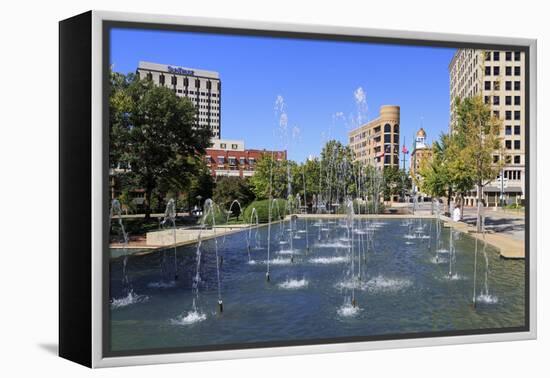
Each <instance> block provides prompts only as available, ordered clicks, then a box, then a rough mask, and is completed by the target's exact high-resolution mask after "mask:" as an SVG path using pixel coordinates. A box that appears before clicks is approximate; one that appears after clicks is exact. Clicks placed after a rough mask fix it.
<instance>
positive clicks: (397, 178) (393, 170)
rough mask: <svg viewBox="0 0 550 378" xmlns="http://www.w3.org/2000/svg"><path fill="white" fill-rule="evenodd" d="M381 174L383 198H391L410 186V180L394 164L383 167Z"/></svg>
mask: <svg viewBox="0 0 550 378" xmlns="http://www.w3.org/2000/svg"><path fill="white" fill-rule="evenodd" d="M383 175H384V185H383V193H384V199H385V200H391V198H393V197H394V196H400V195H401V194H402V193H403V192H404V191H405V190H409V189H410V188H411V180H410V178H409V177H408V175H407V174H406V173H405V172H404V171H403V170H402V169H399V168H397V167H395V166H389V167H385V168H384V173H383Z"/></svg>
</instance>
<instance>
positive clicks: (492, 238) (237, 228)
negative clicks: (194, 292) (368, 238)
mask: <svg viewBox="0 0 550 378" xmlns="http://www.w3.org/2000/svg"><path fill="white" fill-rule="evenodd" d="M292 216H295V217H297V218H298V219H320V218H321V219H343V218H345V217H346V215H345V214H294V215H292ZM288 218H289V216H287V217H286V218H285V220H288ZM411 218H412V219H436V217H435V216H434V215H429V214H422V215H412V214H356V215H355V219H411ZM440 219H441V220H442V221H443V222H444V227H450V228H452V229H454V230H455V231H458V232H460V233H463V234H466V235H469V236H471V237H473V238H476V239H478V240H481V241H484V242H486V243H488V244H489V245H491V246H493V247H495V248H496V249H497V250H498V251H499V254H500V256H501V257H502V258H505V259H525V242H524V241H523V240H521V241H520V240H515V239H512V238H510V237H507V236H505V235H502V234H498V233H491V232H486V233H485V235H483V234H480V233H478V232H476V229H475V227H474V226H470V225H468V224H466V223H464V222H455V221H453V220H452V219H451V218H449V217H446V216H440ZM283 221H284V220H281V221H275V222H272V223H271V224H277V223H279V222H283ZM267 226H268V224H267V223H262V224H259V225H257V226H256V225H253V226H251V228H252V229H255V228H257V227H258V228H260V227H267ZM249 227H250V225H246V224H236V225H229V226H228V225H221V226H217V227H216V230H219V231H220V233H219V234H218V233H213V234H211V235H207V236H204V237H202V238H201V239H202V240H210V239H213V238H217V237H220V236H227V235H232V234H235V233H238V232H242V231H246V230H248V229H249ZM227 228H229V230H226V229H227ZM222 230H223V231H222ZM196 242H197V239H190V240H185V241H182V242H178V243H176V245H175V246H176V247H181V246H186V245H193V244H195V243H196ZM173 246H174V245H173V244H172V245H169V246H167V245H159V246H141V247H139V246H133V247H130V246H129V247H128V249H129V250H132V249H133V250H135V251H134V252H131V251H128V252H129V253H128V254H130V255H134V256H143V255H147V254H150V253H154V252H156V251H159V250H162V249H165V248H172V247H173ZM110 257H111V258H118V257H120V256H116V257H113V256H110Z"/></svg>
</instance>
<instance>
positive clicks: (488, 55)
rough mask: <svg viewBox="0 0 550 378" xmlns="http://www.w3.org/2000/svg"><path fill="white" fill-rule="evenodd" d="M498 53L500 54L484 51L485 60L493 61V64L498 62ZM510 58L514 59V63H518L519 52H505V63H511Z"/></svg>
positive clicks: (519, 58)
mask: <svg viewBox="0 0 550 378" xmlns="http://www.w3.org/2000/svg"><path fill="white" fill-rule="evenodd" d="M500 53H501V52H500V51H486V52H485V60H486V61H490V60H493V61H495V62H498V61H500ZM512 57H513V58H514V60H515V61H516V62H518V61H520V60H521V52H519V51H514V52H512V51H506V52H504V59H505V60H506V61H507V62H511V61H512ZM491 58H492V59H491Z"/></svg>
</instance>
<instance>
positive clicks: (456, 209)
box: [453, 205, 462, 222]
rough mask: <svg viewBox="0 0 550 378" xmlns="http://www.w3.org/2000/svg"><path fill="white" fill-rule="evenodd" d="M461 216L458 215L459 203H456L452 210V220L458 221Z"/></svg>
mask: <svg viewBox="0 0 550 378" xmlns="http://www.w3.org/2000/svg"><path fill="white" fill-rule="evenodd" d="M461 219H462V217H461V216H460V205H456V207H455V208H454V210H453V221H454V222H460V220H461Z"/></svg>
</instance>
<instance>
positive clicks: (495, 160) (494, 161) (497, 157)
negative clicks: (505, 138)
mask: <svg viewBox="0 0 550 378" xmlns="http://www.w3.org/2000/svg"><path fill="white" fill-rule="evenodd" d="M499 160H500V156H498V155H493V163H495V164H496V163H498V161H499Z"/></svg>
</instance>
